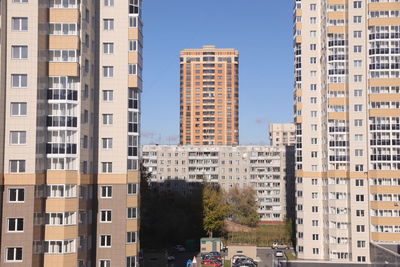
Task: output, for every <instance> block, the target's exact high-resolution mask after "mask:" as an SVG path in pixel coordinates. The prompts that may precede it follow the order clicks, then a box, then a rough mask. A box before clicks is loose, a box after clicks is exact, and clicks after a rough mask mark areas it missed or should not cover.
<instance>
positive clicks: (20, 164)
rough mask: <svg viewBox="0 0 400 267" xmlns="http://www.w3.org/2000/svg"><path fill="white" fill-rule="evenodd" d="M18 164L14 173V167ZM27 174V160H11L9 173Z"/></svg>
mask: <svg viewBox="0 0 400 267" xmlns="http://www.w3.org/2000/svg"><path fill="white" fill-rule="evenodd" d="M13 164H16V166H15V167H16V171H12V169H13V168H12V167H13V166H12V165H13ZM25 172H26V160H24V159H10V160H9V173H25Z"/></svg>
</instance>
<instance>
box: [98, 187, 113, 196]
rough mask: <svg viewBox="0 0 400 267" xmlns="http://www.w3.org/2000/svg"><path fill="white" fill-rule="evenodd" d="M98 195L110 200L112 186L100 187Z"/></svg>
mask: <svg viewBox="0 0 400 267" xmlns="http://www.w3.org/2000/svg"><path fill="white" fill-rule="evenodd" d="M100 195H101V197H102V198H112V186H111V185H107V186H101V187H100Z"/></svg>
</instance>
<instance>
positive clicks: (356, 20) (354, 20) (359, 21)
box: [353, 16, 361, 23]
mask: <svg viewBox="0 0 400 267" xmlns="http://www.w3.org/2000/svg"><path fill="white" fill-rule="evenodd" d="M353 22H354V23H361V16H354V17H353Z"/></svg>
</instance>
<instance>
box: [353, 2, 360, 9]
mask: <svg viewBox="0 0 400 267" xmlns="http://www.w3.org/2000/svg"><path fill="white" fill-rule="evenodd" d="M353 7H354V8H361V1H354V2H353Z"/></svg>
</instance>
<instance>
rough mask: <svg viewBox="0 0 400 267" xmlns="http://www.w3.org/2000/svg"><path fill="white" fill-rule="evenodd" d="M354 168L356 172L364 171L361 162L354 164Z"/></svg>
mask: <svg viewBox="0 0 400 267" xmlns="http://www.w3.org/2000/svg"><path fill="white" fill-rule="evenodd" d="M355 170H356V172H362V171H364V165H362V164H356V166H355Z"/></svg>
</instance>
